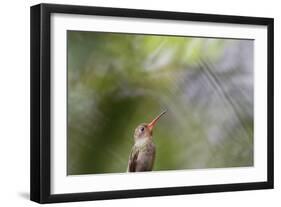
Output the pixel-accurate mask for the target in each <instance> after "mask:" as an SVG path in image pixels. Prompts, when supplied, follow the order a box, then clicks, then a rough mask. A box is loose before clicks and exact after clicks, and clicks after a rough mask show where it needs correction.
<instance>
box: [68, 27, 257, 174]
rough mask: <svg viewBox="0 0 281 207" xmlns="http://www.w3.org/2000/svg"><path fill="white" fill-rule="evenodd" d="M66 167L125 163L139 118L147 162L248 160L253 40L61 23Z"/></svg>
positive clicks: (76, 169) (187, 164) (108, 168)
mask: <svg viewBox="0 0 281 207" xmlns="http://www.w3.org/2000/svg"><path fill="white" fill-rule="evenodd" d="M67 41H68V42H67V54H68V57H67V61H68V68H67V69H68V106H67V107H68V129H67V131H68V140H67V174H68V175H78V174H93V173H120V172H125V171H126V167H127V162H128V157H129V154H130V151H131V148H132V146H133V133H134V129H135V128H136V127H137V125H138V124H140V123H143V122H150V121H151V120H152V119H153V118H154V117H155V116H156V115H158V114H159V113H160V112H161V111H163V110H164V109H167V110H168V112H167V114H166V115H165V116H164V117H163V119H161V120H160V121H159V123H158V125H157V126H156V127H155V129H154V134H153V135H154V136H153V139H154V143H155V144H156V160H155V165H154V169H153V170H180V169H195V168H217V167H241V166H252V165H253V44H254V41H253V40H234V39H217V38H196V37H177V36H157V35H136V34H118V33H117V34H115V33H103V32H84V31H68V32H67Z"/></svg>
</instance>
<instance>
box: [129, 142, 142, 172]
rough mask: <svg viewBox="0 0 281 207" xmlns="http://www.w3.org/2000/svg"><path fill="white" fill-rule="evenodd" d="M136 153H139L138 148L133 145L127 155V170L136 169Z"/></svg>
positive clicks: (132, 170) (133, 170)
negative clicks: (128, 155)
mask: <svg viewBox="0 0 281 207" xmlns="http://www.w3.org/2000/svg"><path fill="white" fill-rule="evenodd" d="M138 155H139V150H138V149H137V148H136V147H133V149H132V151H131V154H130V157H129V162H128V168H127V172H135V171H136V166H137V159H138Z"/></svg>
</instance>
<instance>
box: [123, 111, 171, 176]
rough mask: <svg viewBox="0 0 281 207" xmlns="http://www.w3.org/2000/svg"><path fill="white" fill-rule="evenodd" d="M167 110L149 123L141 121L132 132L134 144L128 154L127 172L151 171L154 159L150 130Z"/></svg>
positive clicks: (153, 146) (153, 145)
mask: <svg viewBox="0 0 281 207" xmlns="http://www.w3.org/2000/svg"><path fill="white" fill-rule="evenodd" d="M166 112H167V110H165V111H163V112H162V113H161V114H159V115H158V116H157V117H156V118H155V119H153V120H152V121H151V122H150V123H149V124H147V123H142V124H140V125H139V126H138V127H137V128H136V129H135V133H134V146H133V148H132V150H131V154H130V156H129V162H128V167H127V172H143V171H151V170H152V168H153V164H154V160H155V144H154V143H153V140H152V130H153V128H154V127H155V125H156V123H157V122H158V120H159V119H160V118H161V117H162V116H163V115H164V114H165V113H166Z"/></svg>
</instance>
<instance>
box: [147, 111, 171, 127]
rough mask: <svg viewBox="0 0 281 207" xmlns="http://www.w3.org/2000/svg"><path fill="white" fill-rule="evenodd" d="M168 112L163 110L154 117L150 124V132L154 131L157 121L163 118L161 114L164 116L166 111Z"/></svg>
mask: <svg viewBox="0 0 281 207" xmlns="http://www.w3.org/2000/svg"><path fill="white" fill-rule="evenodd" d="M166 112H167V110H165V111H163V112H162V113H161V114H159V115H158V116H157V117H156V118H155V119H153V120H152V121H151V122H150V123H149V124H148V125H147V127H148V129H149V131H150V132H152V130H153V128H154V126H155V125H156V123H157V122H158V120H159V119H160V118H161V116H163V115H164V114H165V113H166Z"/></svg>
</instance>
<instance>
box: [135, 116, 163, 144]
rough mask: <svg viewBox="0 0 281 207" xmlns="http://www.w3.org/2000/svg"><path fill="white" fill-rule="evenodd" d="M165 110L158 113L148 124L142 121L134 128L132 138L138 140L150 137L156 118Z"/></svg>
mask: <svg viewBox="0 0 281 207" xmlns="http://www.w3.org/2000/svg"><path fill="white" fill-rule="evenodd" d="M166 112H167V111H163V112H162V113H161V114H159V115H158V116H157V117H156V118H155V119H153V120H152V121H151V122H150V123H149V124H147V123H143V124H140V125H139V126H138V127H137V128H136V129H135V134H134V138H135V141H137V140H140V139H145V138H152V130H153V128H154V126H155V125H156V123H157V122H158V120H159V119H160V118H161V116H163V115H164V114H165V113H166Z"/></svg>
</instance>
